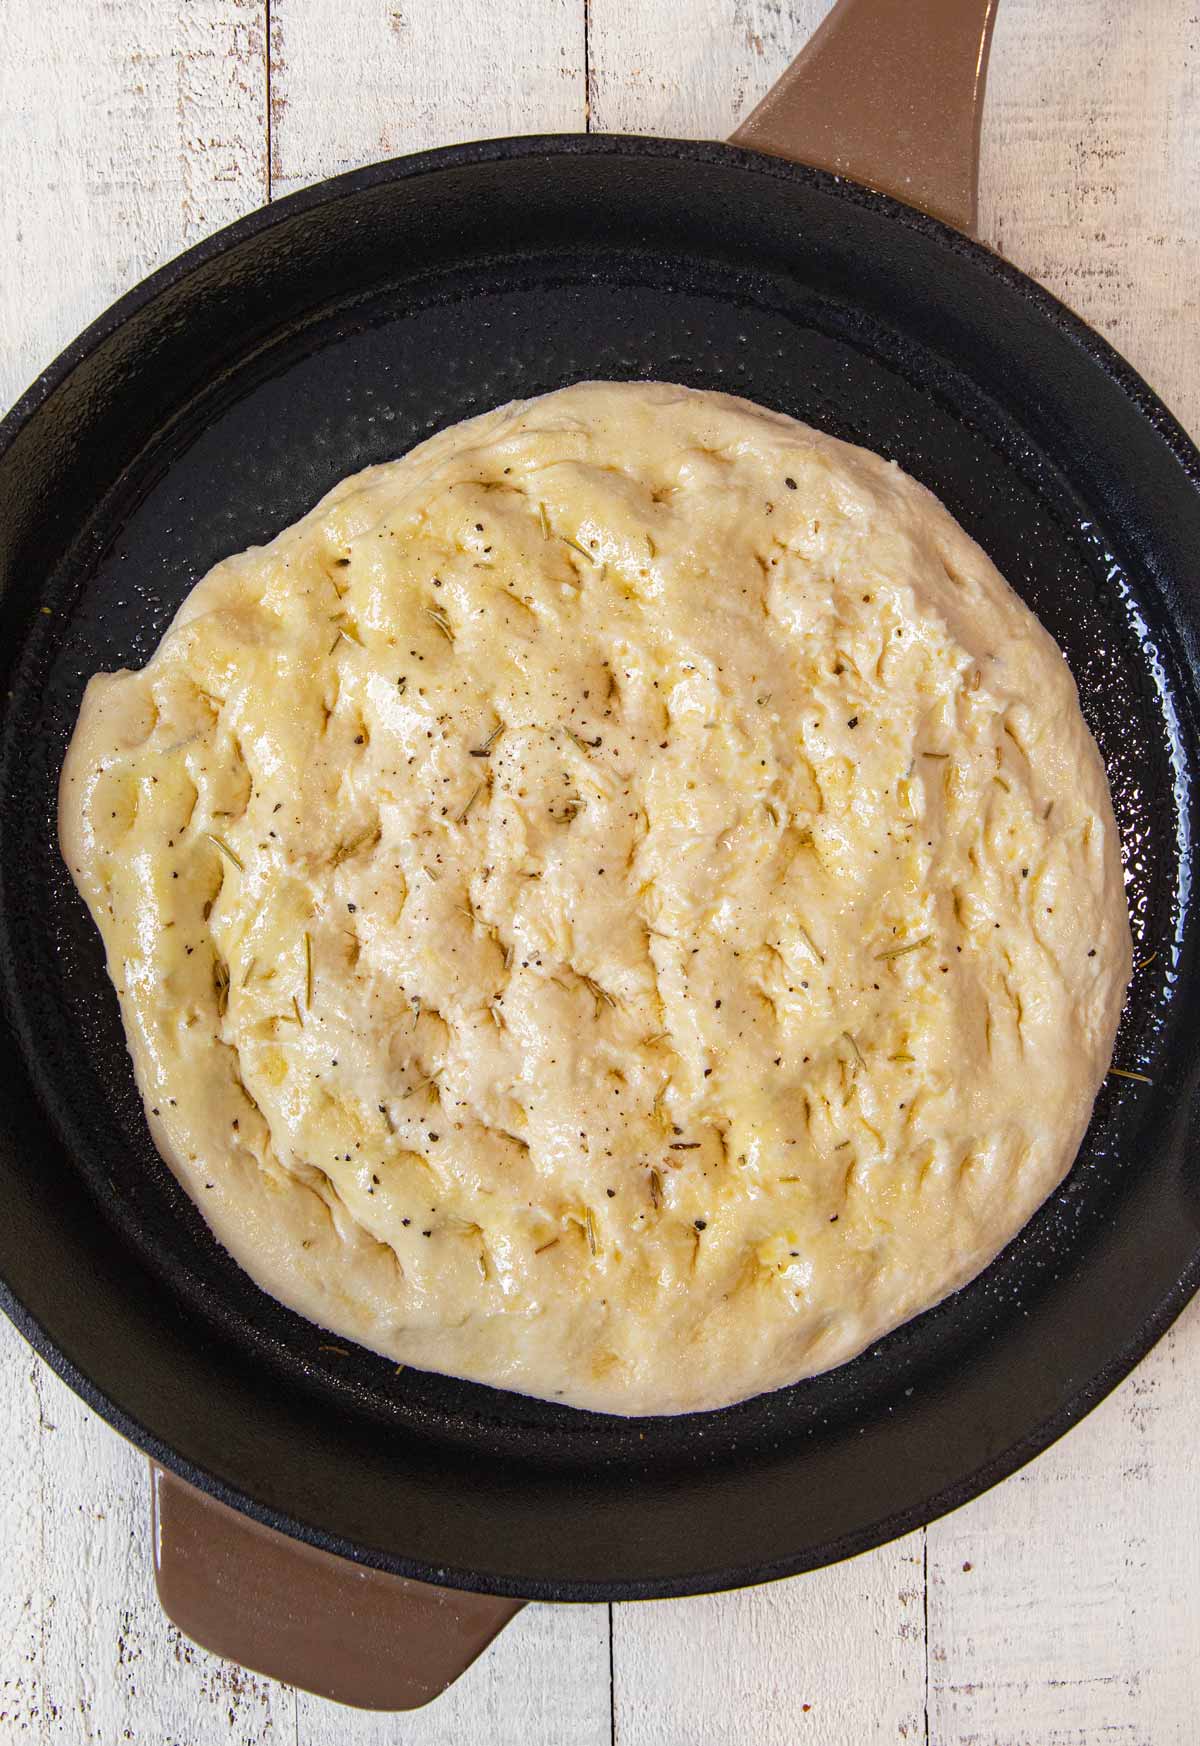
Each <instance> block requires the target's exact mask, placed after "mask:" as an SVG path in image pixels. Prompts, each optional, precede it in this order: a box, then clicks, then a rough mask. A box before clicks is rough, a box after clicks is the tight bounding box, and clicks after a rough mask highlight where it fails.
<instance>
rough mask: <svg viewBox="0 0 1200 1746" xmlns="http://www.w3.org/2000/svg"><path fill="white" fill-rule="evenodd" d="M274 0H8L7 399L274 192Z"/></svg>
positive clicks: (4, 87) (2, 342)
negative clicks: (131, 292) (270, 152)
mask: <svg viewBox="0 0 1200 1746" xmlns="http://www.w3.org/2000/svg"><path fill="white" fill-rule="evenodd" d="M264 17H265V8H264V5H263V0H188V4H186V5H175V4H167V5H164V4H161V3H160V0H125V3H122V4H114V3H113V0H70V4H67V5H62V6H44V7H43V6H10V7H7V8H6V9H5V12H4V53H3V55H0V114H3V116H4V136H3V137H4V145H3V156H4V185H3V191H2V197H0V259H2V260H3V262H4V267H3V275H2V277H0V404H3V405H5V406H7V405H8V404H9V402H10V401H11V400H13V399H14V398H15V397H16V395H17V394H18V393H19V392H20V391H21V389H23V388H24V387H25V386H26V384H27V383H28V382H29V381H30V379H31V378H32V377H33V376H34V374H35V373H36V372H37V370H39V369H40V368H41V367H42V366H43V365H44V364H46V363H48V362H49V360H50V359H51V358H52V357H53V356H54V354H55V352H57V351H58V350H59V349H60V348H61V347H62V346H63V345H64V344H65V343H66V342H67V341H68V340H70V339H72V338H73V337H74V335H75V334H76V333H78V331H79V329H80V328H81V327H83V326H84V325H85V324H86V323H87V322H89V321H90V320H91V319H92V317H93V316H95V315H98V314H99V312H100V311H101V310H102V309H103V308H104V307H105V305H106V304H108V303H110V302H111V301H112V299H113V298H114V297H116V296H117V295H118V294H119V293H120V292H122V291H124V290H127V289H128V287H129V286H130V285H132V284H134V283H136V281H137V280H138V279H141V278H143V277H144V276H145V274H146V273H148V272H149V271H150V270H151V269H152V268H153V267H156V266H159V265H161V263H162V262H163V261H166V260H169V259H170V258H171V256H172V255H175V254H178V252H179V250H180V249H181V248H184V247H185V246H186V245H187V244H189V243H193V242H197V241H198V240H199V239H200V238H201V237H202V236H205V235H207V233H208V232H209V231H212V230H216V229H217V228H218V227H219V226H220V225H222V224H227V223H229V221H230V220H231V219H234V218H236V217H238V216H239V215H240V214H241V213H243V212H245V211H247V210H248V209H249V208H251V207H253V206H257V205H259V204H260V203H261V201H262V200H263V199H264V198H265V195H266V149H265V131H266V64H265V40H264V31H263V20H264Z"/></svg>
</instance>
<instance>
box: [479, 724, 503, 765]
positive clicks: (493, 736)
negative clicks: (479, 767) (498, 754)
mask: <svg viewBox="0 0 1200 1746" xmlns="http://www.w3.org/2000/svg"><path fill="white" fill-rule="evenodd" d="M503 732H504V723H503V722H502V721H498V722H497V723H496V725H495V727H494V728H493V729H492V731H491V733H490V734H489V735H488V737H487V739H486V740H484V742H483V744H482V745H481V746H472V747H471V756H472V757H473V758H486V757H487V756H488V755H489V753H490V752H491V749H492V747H493V746H494V745H495V744H496V741H497V740H498V739H499V738H500V735H501V734H502V733H503Z"/></svg>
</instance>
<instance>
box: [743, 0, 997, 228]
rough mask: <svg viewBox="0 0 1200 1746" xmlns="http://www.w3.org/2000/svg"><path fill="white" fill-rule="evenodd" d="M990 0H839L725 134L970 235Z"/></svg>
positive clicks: (989, 36) (988, 43) (993, 8)
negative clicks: (737, 124) (744, 115)
mask: <svg viewBox="0 0 1200 1746" xmlns="http://www.w3.org/2000/svg"><path fill="white" fill-rule="evenodd" d="M996 5H997V0H838V4H837V5H836V6H835V7H834V8H833V11H832V12H831V13H830V14H829V16H828V17H827V18H826V19H825V21H824V22H823V23H822V25H821V26H820V28H819V29H818V30H817V31H816V32H815V34H814V35H813V37H812V38H811V40H810V41H809V42H808V43H807V44H806V45H805V47H804V48H803V49H801V51H800V53H799V55H797V57H796V59H795V60H794V61H793V62H792V64H791V66H790V67H789V68H788V70H787V72H786V73H784V75H783V77H782V78H781V79H779V80H778V82H777V83H776V84H775V85H773V86H772V88H771V90H770V91H768V92H767V95H766V96H765V97H764V98H763V100H762V102H761V103H760V104H759V105H758V108H757V109H755V110H754V112H753V114H751V115H750V116H748V117H747V119H746V120H745V121H744V122H743V123H742V125H741V126H740V127H739V128H738V130H737V132H736V133H735V134H733V136H732V143H733V144H734V145H741V146H750V147H751V148H752V149H753V150H755V151H760V152H766V153H768V154H769V155H770V156H772V157H779V158H790V159H792V160H793V162H796V163H804V164H812V165H814V166H815V167H816V168H817V169H821V170H832V171H834V172H835V173H836V174H837V175H840V176H848V177H850V178H851V179H852V180H853V181H856V182H865V183H866V184H867V185H868V186H869V187H871V188H878V189H879V190H880V191H881V192H882V193H884V194H892V195H894V196H895V197H896V199H897V200H904V201H906V202H907V203H908V205H910V206H919V207H920V208H921V210H922V211H923V212H928V213H930V214H931V215H932V216H933V217H934V218H940V219H943V220H944V221H945V222H946V223H947V224H952V225H954V226H955V227H956V228H957V229H958V230H962V231H965V232H966V233H967V234H968V235H969V236H972V235H974V232H975V220H976V205H977V192H978V184H979V125H980V120H981V118H982V112H983V89H984V81H985V79H986V77H987V61H988V50H989V48H990V46H991V40H992V25H993V23H994V22H995V16H996Z"/></svg>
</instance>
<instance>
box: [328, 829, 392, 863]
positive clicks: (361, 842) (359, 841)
mask: <svg viewBox="0 0 1200 1746" xmlns="http://www.w3.org/2000/svg"><path fill="white" fill-rule="evenodd" d="M379 837H380V829H379V826H378V825H377V824H375V825H368V827H367V829H366V830H365V831H361V832H360V833H359V835H358V836H356V837H352V838H351V839H350V841H349V842H348V843H339V844H338V846H337V848H336V849H335V850H334V851H333V854H332V855H331V856H330V858H329V865H330V866H331V867H340V866H341V864H342V862H343V861H348V860H349V859H350V857H351V856H352V855H357V854H358V851H359V850H360V849H365V848H366V847H367V845H368V843H370V844H375V843H377V842H378V841H379Z"/></svg>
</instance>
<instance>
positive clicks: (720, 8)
mask: <svg viewBox="0 0 1200 1746" xmlns="http://www.w3.org/2000/svg"><path fill="white" fill-rule="evenodd" d="M829 5H830V0H687V5H686V8H685V7H684V6H682V5H680V4H678V3H677V0H676V3H672V0H658V3H657V4H653V5H647V4H646V3H645V0H590V8H589V28H588V45H589V48H590V51H591V99H592V125H593V127H595V128H596V129H598V130H599V131H601V132H605V133H661V134H670V135H673V136H674V137H675V138H676V139H727V138H728V136H729V135H730V134H731V133H732V132H733V130H734V128H735V127H736V126H737V124H738V122H739V121H743V120H744V119H745V118H746V116H747V115H749V113H750V111H751V110H752V109H753V108H754V106H755V104H756V103H757V102H758V100H759V98H760V97H762V96H763V95H764V93H765V92H766V91H768V90H769V89H770V87H771V86H772V85H773V84H774V82H775V80H776V79H777V78H778V77H779V75H780V73H782V72H783V70H784V68H785V67H786V66H787V65H788V64H789V62H790V61H792V60H793V59H794V58H795V56H796V55H797V54H798V53H799V51H800V49H801V48H802V47H803V46H804V44H805V43H806V42H807V40H808V38H809V37H810V36H811V35H812V33H813V31H814V29H815V28H816V26H817V25H818V24H819V23H820V21H821V19H822V18H823V17H824V16H825V14H826V12H828V10H829Z"/></svg>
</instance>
